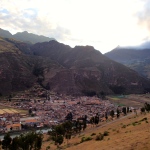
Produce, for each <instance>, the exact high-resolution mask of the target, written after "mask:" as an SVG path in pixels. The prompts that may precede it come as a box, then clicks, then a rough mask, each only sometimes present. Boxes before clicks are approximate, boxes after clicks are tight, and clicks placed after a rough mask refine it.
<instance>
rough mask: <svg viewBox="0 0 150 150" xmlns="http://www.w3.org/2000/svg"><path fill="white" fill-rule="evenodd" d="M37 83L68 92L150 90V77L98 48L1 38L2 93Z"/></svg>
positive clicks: (137, 91)
mask: <svg viewBox="0 0 150 150" xmlns="http://www.w3.org/2000/svg"><path fill="white" fill-rule="evenodd" d="M35 84H39V85H41V86H42V87H43V88H44V89H47V90H50V91H53V92H56V93H59V94H67V95H74V96H79V95H87V96H93V95H95V94H97V95H101V94H102V93H105V94H129V93H145V92H148V91H150V88H149V86H150V81H149V80H148V79H145V78H143V77H141V76H139V74H138V73H136V72H135V71H133V70H131V69H129V68H127V67H125V66H124V65H121V64H119V63H117V62H115V61H113V60H111V59H109V58H107V57H106V56H104V55H103V54H101V53H100V52H99V51H97V50H95V49H94V47H92V46H76V47H74V48H71V47H70V46H68V45H64V44H63V43H59V42H57V41H55V40H52V41H49V42H43V43H36V44H34V45H33V44H28V43H24V42H21V41H17V40H14V39H9V38H0V94H1V95H3V94H4V95H5V94H9V93H11V92H18V91H23V90H27V89H29V88H30V87H33V86H34V85H35Z"/></svg>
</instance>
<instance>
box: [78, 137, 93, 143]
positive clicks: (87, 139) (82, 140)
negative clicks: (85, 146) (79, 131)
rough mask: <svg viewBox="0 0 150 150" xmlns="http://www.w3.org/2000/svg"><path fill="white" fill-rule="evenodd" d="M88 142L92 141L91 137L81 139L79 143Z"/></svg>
mask: <svg viewBox="0 0 150 150" xmlns="http://www.w3.org/2000/svg"><path fill="white" fill-rule="evenodd" d="M90 140H92V138H91V137H82V138H81V142H80V143H82V142H85V141H90Z"/></svg>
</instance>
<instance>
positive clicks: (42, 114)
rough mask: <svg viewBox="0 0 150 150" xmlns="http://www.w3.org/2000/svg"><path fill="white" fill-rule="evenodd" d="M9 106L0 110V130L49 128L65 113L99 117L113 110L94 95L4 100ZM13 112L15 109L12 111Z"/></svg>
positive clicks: (110, 104)
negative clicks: (26, 113) (22, 111)
mask: <svg viewBox="0 0 150 150" xmlns="http://www.w3.org/2000/svg"><path fill="white" fill-rule="evenodd" d="M8 105H9V106H10V107H11V108H12V111H11V112H9V110H10V109H8V110H7V111H6V110H5V112H0V115H1V116H0V132H1V133H2V132H8V131H11V130H24V129H27V128H28V127H37V128H38V127H39V128H40V127H50V126H52V125H55V124H58V123H61V122H63V121H64V120H65V119H66V116H67V114H68V113H69V112H71V113H72V116H73V119H74V120H77V119H78V118H80V117H82V116H84V115H86V116H87V120H90V118H91V117H93V116H95V115H96V114H97V113H98V114H99V116H100V117H104V114H105V113H106V112H107V113H109V112H110V111H111V110H114V109H116V108H115V106H114V105H113V104H112V103H110V101H108V100H101V99H99V98H97V97H86V96H83V97H78V98H75V97H63V96H60V97H58V96H51V97H50V98H49V99H47V98H46V99H42V98H41V99H26V98H18V99H16V100H15V101H13V100H12V101H11V102H7V106H8ZM16 109H24V110H27V112H28V115H27V116H22V115H21V114H20V113H19V112H17V111H16ZM15 111H16V112H15Z"/></svg>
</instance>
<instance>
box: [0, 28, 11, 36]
mask: <svg viewBox="0 0 150 150" xmlns="http://www.w3.org/2000/svg"><path fill="white" fill-rule="evenodd" d="M0 37H5V38H12V37H13V35H12V34H11V33H10V32H9V31H7V30H3V29H1V28H0Z"/></svg>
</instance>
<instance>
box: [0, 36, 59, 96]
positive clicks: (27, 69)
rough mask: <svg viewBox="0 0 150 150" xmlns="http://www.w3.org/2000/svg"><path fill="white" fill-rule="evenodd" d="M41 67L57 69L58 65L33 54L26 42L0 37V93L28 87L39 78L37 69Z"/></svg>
mask: <svg viewBox="0 0 150 150" xmlns="http://www.w3.org/2000/svg"><path fill="white" fill-rule="evenodd" d="M26 54H28V55H26ZM39 64H40V65H39ZM43 67H44V68H45V70H46V69H55V68H57V69H58V68H59V65H58V64H57V63H56V62H54V61H51V60H49V59H48V60H47V59H43V58H41V57H35V56H33V55H32V54H30V47H29V45H28V44H26V43H23V42H20V41H16V40H14V39H5V38H0V95H8V94H10V93H12V92H18V91H23V90H26V89H29V88H30V87H32V86H33V85H34V84H35V83H36V82H37V81H38V80H39V76H37V71H38V70H39V69H41V68H43ZM60 68H61V66H60ZM38 74H39V72H38ZM40 78H42V76H40ZM39 82H40V81H39Z"/></svg>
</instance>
